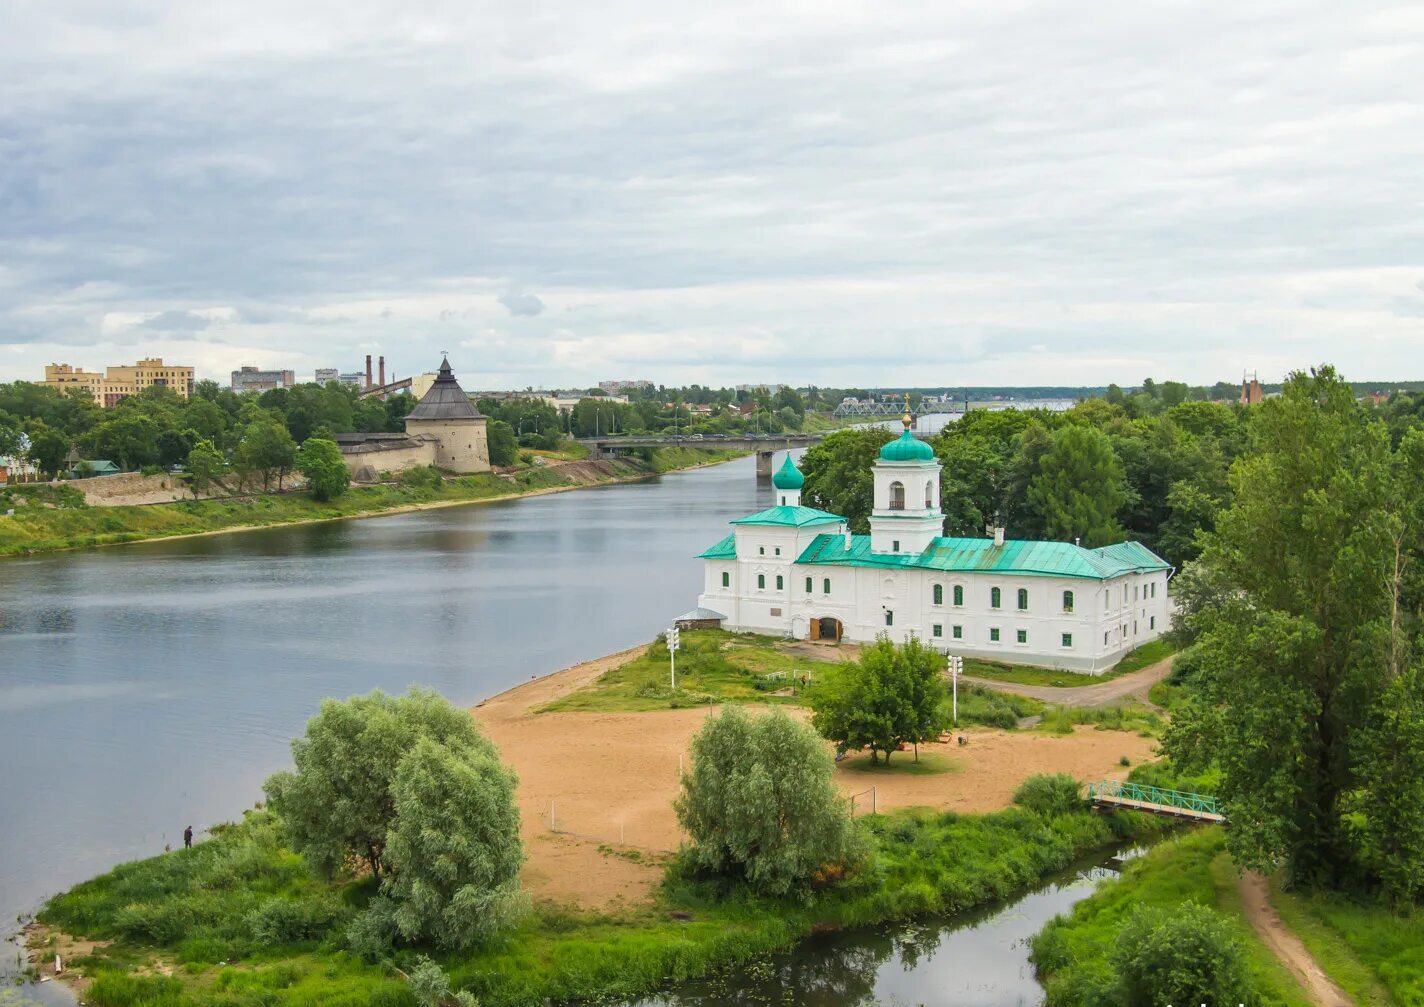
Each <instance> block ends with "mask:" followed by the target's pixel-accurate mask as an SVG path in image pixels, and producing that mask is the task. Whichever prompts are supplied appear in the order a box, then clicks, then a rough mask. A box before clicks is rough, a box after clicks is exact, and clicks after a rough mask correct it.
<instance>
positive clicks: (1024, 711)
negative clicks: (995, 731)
mask: <svg viewBox="0 0 1424 1007" xmlns="http://www.w3.org/2000/svg"><path fill="white" fill-rule="evenodd" d="M1043 711H1044V704H1043V703H1040V702H1039V701H1038V700H1036V699H1030V698H1029V697H1028V696H1016V695H1014V694H1013V693H1011V692H997V691H995V690H994V689H986V688H985V687H984V686H982V685H961V686H960V687H959V722H960V724H983V725H985V726H986V727H1002V728H1004V729H1005V730H1011V729H1013V728H1014V727H1015V726H1017V724H1018V722H1019V721H1020V720H1022V719H1023V718H1024V717H1036V716H1038V715H1039V714H1041V713H1042V712H1043Z"/></svg>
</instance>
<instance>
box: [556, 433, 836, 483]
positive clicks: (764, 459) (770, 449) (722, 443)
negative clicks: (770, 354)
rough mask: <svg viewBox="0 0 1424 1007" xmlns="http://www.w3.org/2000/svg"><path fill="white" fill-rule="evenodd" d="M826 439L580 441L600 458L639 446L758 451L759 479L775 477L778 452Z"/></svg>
mask: <svg viewBox="0 0 1424 1007" xmlns="http://www.w3.org/2000/svg"><path fill="white" fill-rule="evenodd" d="M825 439H826V434H825V433H814V434H683V435H681V436H678V435H673V436H648V437H638V436H631V437H630V436H615V435H610V436H608V437H580V438H579V439H578V442H579V443H580V444H583V445H586V446H587V447H588V449H589V453H590V454H592V455H594V456H595V457H599V458H608V457H612V456H614V455H617V454H620V453H622V452H625V451H632V450H633V449H635V448H664V447H684V448H721V449H725V450H731V451H749V452H754V453H755V454H756V475H757V478H758V479H770V478H771V460H772V458H774V457H775V455H776V452H778V451H786V450H787V449H789V448H804V447H807V446H809V445H811V444H819V443H820V442H821V441H823V440H825Z"/></svg>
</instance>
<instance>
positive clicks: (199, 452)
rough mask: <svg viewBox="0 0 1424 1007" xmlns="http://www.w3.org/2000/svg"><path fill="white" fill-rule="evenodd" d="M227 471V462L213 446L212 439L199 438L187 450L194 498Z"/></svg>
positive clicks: (189, 475)
mask: <svg viewBox="0 0 1424 1007" xmlns="http://www.w3.org/2000/svg"><path fill="white" fill-rule="evenodd" d="M226 471H227V462H226V461H225V460H224V459H223V456H222V452H221V451H219V450H218V449H217V448H215V447H213V444H212V441H207V440H201V441H198V443H197V444H194V445H193V450H191V451H189V452H188V477H189V480H190V483H189V484H190V485H191V486H192V489H193V496H194V497H195V498H196V497H198V496H201V495H202V494H203V493H205V492H206V491H207V489H208V487H209V486H211V485H212V484H213V483H215V482H216V481H217V480H219V479H221V478H222V475H223V473H224V472H226Z"/></svg>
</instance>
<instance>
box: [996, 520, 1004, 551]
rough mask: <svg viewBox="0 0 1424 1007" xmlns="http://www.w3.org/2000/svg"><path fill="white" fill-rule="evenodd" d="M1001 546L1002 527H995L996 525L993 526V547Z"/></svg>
mask: <svg viewBox="0 0 1424 1007" xmlns="http://www.w3.org/2000/svg"><path fill="white" fill-rule="evenodd" d="M1003 544H1004V526H1003V525H997V524H996V525H994V545H995V546H1001V545H1003Z"/></svg>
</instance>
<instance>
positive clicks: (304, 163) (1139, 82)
mask: <svg viewBox="0 0 1424 1007" xmlns="http://www.w3.org/2000/svg"><path fill="white" fill-rule="evenodd" d="M442 350H448V351H449V353H450V359H451V364H452V366H453V367H454V368H455V370H456V373H457V375H458V376H460V378H461V380H462V383H464V384H465V385H466V387H469V388H482V389H486V388H508V387H513V388H522V387H526V386H529V385H533V386H536V387H550V386H560V387H573V386H586V385H590V384H593V383H596V382H597V381H599V380H603V379H609V378H647V379H650V380H653V381H655V382H661V383H667V384H683V383H688V382H700V383H704V384H718V385H720V384H729V383H739V382H754V381H784V382H794V383H797V384H806V383H815V384H821V385H830V386H840V387H844V386H865V385H870V386H882V387H895V386H914V387H928V386H935V385H963V384H970V385H1003V384H1010V385H1030V384H1055V385H1056V384H1070V385H1100V384H1106V383H1107V382H1110V381H1116V382H1118V383H1120V384H1124V385H1127V384H1135V383H1137V382H1139V381H1140V380H1141V379H1142V378H1144V377H1148V376H1152V377H1155V378H1157V379H1158V380H1162V379H1169V378H1170V379H1178V380H1185V381H1189V382H1192V383H1210V382H1214V381H1217V380H1229V381H1234V380H1239V379H1240V377H1241V375H1242V373H1243V371H1244V370H1247V369H1250V370H1253V371H1257V372H1259V373H1260V375H1261V378H1262V379H1263V380H1278V379H1279V378H1280V377H1281V376H1283V375H1284V374H1285V373H1286V372H1288V371H1289V370H1292V369H1297V368H1304V367H1309V366H1311V365H1314V364H1318V363H1321V362H1331V363H1334V364H1336V365H1337V366H1338V367H1339V368H1340V369H1341V370H1342V371H1343V372H1344V373H1345V374H1346V375H1347V376H1349V377H1354V378H1360V379H1390V378H1398V379H1409V378H1413V379H1424V5H1420V4H1419V3H1417V2H1413V3H1404V2H1400V3H1392V2H1380V3H1371V2H1368V0H1360V2H1351V3H1344V2H1341V0H1329V2H1322V3H1313V2H1291V3H1281V2H1255V0H1236V2H1230V3H1217V2H1205V0H1193V2H1153V0H1132V2H1121V3H1120V2H1111V0H1110V2H1105V3H1099V4H1088V5H1085V4H1082V3H1040V2H1024V0H995V2H991V3H986V2H983V0H975V2H970V3H914V2H911V3H878V4H871V3H843V2H839V0H815V2H814V3H813V2H795V3H781V2H778V0H757V2H755V3H743V2H739V0H726V2H719V3H716V4H705V3H696V4H688V3H678V2H667V0H664V2H639V0H632V2H619V0H610V2H600V3H587V2H581V3H575V2H570V3H559V2H531V3H513V4H511V3H503V2H500V3H485V2H480V0H474V2H471V0H461V2H456V3H448V4H446V3H438V2H426V3H412V2H410V0H406V2H385V0H373V2H367V0H340V2H330V3H329V2H326V0H299V2H295V3H294V2H292V0H282V2H269V0H247V2H244V3H241V4H234V3H231V2H229V0H223V2H217V3H211V2H207V0H182V2H173V3H153V2H145V0H126V2H124V3H121V4H116V3H113V2H112V0H73V2H67V0H10V2H8V3H6V4H3V5H0V380H14V379H31V380H37V379H39V378H40V377H41V376H42V370H43V366H44V365H45V364H46V363H50V362H55V361H61V362H69V363H72V364H75V365H80V366H83V367H86V368H89V369H94V368H99V367H102V366H103V365H106V364H116V363H122V362H128V361H132V360H133V359H136V358H137V357H139V356H156V355H161V356H162V357H164V358H165V359H167V360H170V361H176V362H180V363H190V364H193V365H195V366H196V367H197V368H198V371H199V376H200V377H214V378H218V379H220V380H224V381H225V380H226V375H227V372H228V371H230V370H231V369H233V368H235V367H238V366H241V365H244V364H246V365H256V366H261V367H265V368H275V367H283V368H291V369H293V370H295V371H296V372H297V375H298V378H299V379H302V378H304V377H310V375H311V373H312V370H313V369H314V368H316V367H322V366H332V367H339V368H340V369H342V370H344V371H354V370H358V369H359V368H360V367H361V366H362V362H363V360H364V356H365V355H366V354H367V353H371V354H377V355H379V354H384V355H385V357H386V360H387V369H388V372H390V373H393V374H397V375H408V374H411V373H418V372H421V371H428V370H432V369H434V367H435V366H436V365H437V364H438V363H439V358H440V352H441V351H442Z"/></svg>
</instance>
